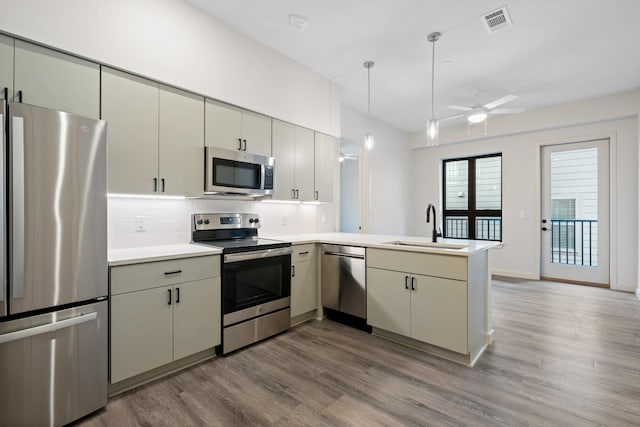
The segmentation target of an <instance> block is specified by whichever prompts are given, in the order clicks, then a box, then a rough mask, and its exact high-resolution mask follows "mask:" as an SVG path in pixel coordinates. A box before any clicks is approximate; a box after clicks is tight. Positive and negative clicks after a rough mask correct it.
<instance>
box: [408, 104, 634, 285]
mask: <svg viewBox="0 0 640 427" xmlns="http://www.w3.org/2000/svg"><path fill="white" fill-rule="evenodd" d="M638 96H639V95H638V93H637V92H636V91H634V92H628V93H622V94H617V95H611V96H606V97H602V98H596V99H591V100H587V101H582V102H577V103H572V104H566V105H560V106H554V107H549V108H545V109H540V110H535V111H530V112H526V113H522V114H519V115H514V116H511V117H509V116H504V117H496V118H490V119H489V120H490V121H489V124H488V128H489V135H488V136H486V137H485V136H484V135H483V130H484V129H478V127H477V128H476V129H473V130H472V134H471V135H467V126H466V124H464V123H461V124H460V125H455V126H452V127H442V128H441V129H440V131H441V132H440V146H438V147H435V148H419V147H420V146H424V136H423V135H422V134H415V135H412V136H411V146H412V147H414V148H415V150H414V151H413V152H412V154H411V171H412V173H411V179H410V186H411V192H410V194H411V207H410V212H409V218H410V220H409V224H408V230H409V233H410V234H416V235H426V233H427V232H428V229H427V226H426V224H425V223H424V212H425V209H426V205H427V203H428V202H429V201H434V200H437V201H439V207H440V206H441V205H442V203H441V200H440V192H441V170H440V168H441V160H442V159H443V158H452V157H458V156H467V155H475V154H487V153H493V152H502V155H503V162H502V167H503V236H504V243H505V246H504V248H503V249H501V250H495V251H494V252H493V254H492V258H493V261H492V265H493V271H494V273H499V274H505V275H511V276H515V277H524V278H532V279H536V278H538V277H539V273H540V246H539V245H540V242H539V240H540V196H539V194H540V146H541V145H548V144H554V143H565V142H577V141H584V140H592V139H600V138H611V140H612V141H613V145H612V147H613V150H615V151H612V153H611V158H612V163H613V166H614V167H613V168H612V169H611V171H612V176H611V178H612V182H613V183H614V187H613V188H614V189H615V193H614V194H611V199H612V202H613V205H612V207H611V213H612V216H611V221H612V227H613V233H612V236H611V243H612V245H611V260H612V266H611V267H612V279H613V280H612V283H611V287H612V288H613V289H619V290H626V291H633V290H635V289H636V288H637V283H638V267H637V265H638V259H639V258H638V240H637V239H635V238H629V236H638V225H639V220H638V179H639V178H638V145H639V144H638V132H639V131H638V119H637V115H638V111H639V107H638ZM482 128H483V127H482ZM438 218H439V219H440V218H441V215H438Z"/></svg>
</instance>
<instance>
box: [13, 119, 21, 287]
mask: <svg viewBox="0 0 640 427" xmlns="http://www.w3.org/2000/svg"><path fill="white" fill-rule="evenodd" d="M11 119H12V121H11V141H10V144H11V175H12V178H13V191H12V194H11V198H12V203H11V204H12V223H11V231H12V236H11V255H12V257H11V267H12V269H11V271H12V273H11V286H12V291H11V298H14V299H16V298H24V118H23V117H17V116H13V117H12V118H11Z"/></svg>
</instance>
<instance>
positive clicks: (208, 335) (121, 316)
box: [110, 256, 221, 384]
mask: <svg viewBox="0 0 640 427" xmlns="http://www.w3.org/2000/svg"><path fill="white" fill-rule="evenodd" d="M119 269H120V270H119ZM199 276H209V277H199ZM181 277H182V278H181ZM185 279H186V280H189V281H181V280H185ZM114 281H115V283H114ZM145 285H146V286H147V287H148V288H147V289H140V288H141V287H144V286H145ZM220 286H221V283H220V260H219V256H206V257H199V258H188V259H183V260H171V261H161V262H154V263H143V264H136V265H129V266H122V267H112V268H111V289H112V290H113V289H117V291H116V292H120V293H118V294H115V295H111V316H110V319H111V320H110V321H111V328H110V334H111V358H110V361H111V384H115V383H118V382H120V381H123V380H126V379H128V378H131V377H134V376H136V375H139V374H142V373H145V372H147V371H150V370H152V369H155V368H158V367H161V366H163V365H166V364H168V363H171V362H173V361H176V360H179V359H182V358H184V357H187V356H190V355H193V354H196V353H198V352H200V351H203V350H207V349H211V348H213V347H215V346H217V345H219V344H220V342H221V340H220V330H221V329H220V316H221V314H220V313H221V312H220V310H221V300H220ZM129 289H133V290H132V291H130V292H129V291H128V290H129Z"/></svg>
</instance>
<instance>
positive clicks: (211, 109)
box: [205, 99, 271, 156]
mask: <svg viewBox="0 0 640 427" xmlns="http://www.w3.org/2000/svg"><path fill="white" fill-rule="evenodd" d="M205 127H206V129H205V135H206V145H207V146H212V147H218V148H225V149H227V150H239V151H247V152H249V153H252V154H260V155H263V156H271V118H270V117H267V116H263V115H262V114H258V113H253V112H251V111H247V110H243V109H241V108H237V107H234V106H232V105H228V104H224V103H222V102H218V101H214V100H212V99H207V101H206V108H205Z"/></svg>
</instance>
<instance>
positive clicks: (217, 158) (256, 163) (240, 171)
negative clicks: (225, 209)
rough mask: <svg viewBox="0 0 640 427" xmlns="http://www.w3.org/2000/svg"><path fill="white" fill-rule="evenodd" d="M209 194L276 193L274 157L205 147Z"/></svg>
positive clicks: (207, 189)
mask: <svg viewBox="0 0 640 427" xmlns="http://www.w3.org/2000/svg"><path fill="white" fill-rule="evenodd" d="M205 162H206V163H205V185H204V192H205V194H240V195H245V196H251V197H261V196H268V195H271V194H273V166H274V159H273V157H266V156H260V155H257V154H250V153H247V152H245V151H235V150H225V149H222V148H217V147H205Z"/></svg>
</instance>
